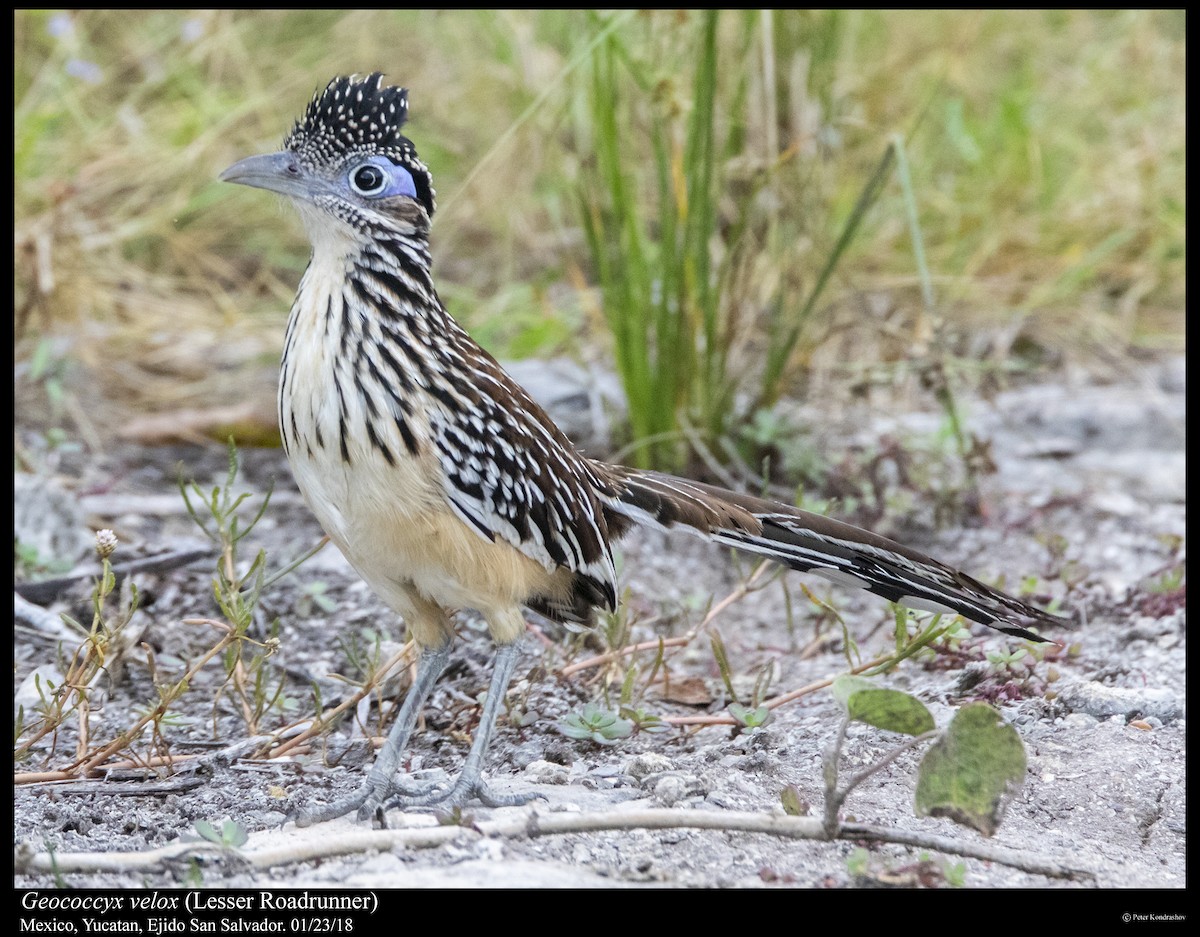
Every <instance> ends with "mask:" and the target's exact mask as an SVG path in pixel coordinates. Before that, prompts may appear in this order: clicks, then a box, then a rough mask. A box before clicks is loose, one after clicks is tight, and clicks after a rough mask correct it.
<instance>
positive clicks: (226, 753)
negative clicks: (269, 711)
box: [13, 735, 274, 785]
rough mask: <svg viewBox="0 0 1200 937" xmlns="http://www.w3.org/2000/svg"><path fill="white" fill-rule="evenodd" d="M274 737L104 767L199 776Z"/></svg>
mask: <svg viewBox="0 0 1200 937" xmlns="http://www.w3.org/2000/svg"><path fill="white" fill-rule="evenodd" d="M272 738H274V736H270V735H255V736H252V737H251V738H248V739H241V740H239V741H237V742H234V743H233V744H232V745H228V746H226V747H225V748H222V749H219V750H218V751H215V752H189V753H186V754H180V755H154V756H152V757H150V758H145V759H140V760H136V761H135V760H128V761H118V762H113V763H112V764H107V765H104V766H103V769H104V771H105V772H106V773H108V774H109V775H111V774H112V773H114V772H117V771H130V770H150V769H154V768H173V769H175V773H176V774H184V773H195V772H197V771H200V770H202V769H204V768H207V767H208V766H209V765H213V764H220V763H230V762H233V761H236V760H237V759H239V758H242V757H244V756H246V755H249V754H251V753H252V752H254V751H255V750H257V749H258V748H260V747H262V746H263V745H266V744H267V743H268V742H270V741H271V740H272ZM76 779H77V775H75V774H69V773H67V772H66V771H27V772H25V773H23V774H17V775H14V776H13V783H14V784H17V785H22V784H56V783H59V782H67V781H74V780H76Z"/></svg>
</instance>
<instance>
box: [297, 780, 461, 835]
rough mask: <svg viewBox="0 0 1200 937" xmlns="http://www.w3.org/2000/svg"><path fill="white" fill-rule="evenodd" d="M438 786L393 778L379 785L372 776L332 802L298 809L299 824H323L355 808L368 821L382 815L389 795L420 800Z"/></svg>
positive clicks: (433, 791) (436, 783) (434, 790)
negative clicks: (413, 783) (401, 781)
mask: <svg viewBox="0 0 1200 937" xmlns="http://www.w3.org/2000/svg"><path fill="white" fill-rule="evenodd" d="M437 787H438V782H437V781H428V782H426V783H424V784H416V785H413V786H408V785H405V784H401V783H400V782H398V781H392V782H391V783H389V784H379V783H378V782H377V781H376V779H375V778H373V777H369V778H367V780H366V781H364V782H363V784H362V786H361V787H360V788H359V789H358V790H356V791H355V792H354V793H353V794H350V795H349V796H347V797H343V798H341V799H340V800H335V801H334V802H333V803H331V804H325V805H324V806H318V807H311V808H309V809H307V810H301V811H299V812H298V813H297V814H296V826H300V827H304V826H313V825H314V824H317V823H324V822H326V821H327V820H336V819H337V818H338V817H344V816H345V815H346V814H348V813H350V812H352V811H357V813H356V814H355V816H356V817H357V818H358V819H359V820H367V819H370V818H371V817H373V816H375V815H377V814H379V813H380V812H381V810H382V809H384V807H383V805H384V801H386V800H387V799H388V798H389V797H396V798H413V799H416V800H419V799H420V798H423V797H428V796H430V795H431V794H433V793H436V791H437Z"/></svg>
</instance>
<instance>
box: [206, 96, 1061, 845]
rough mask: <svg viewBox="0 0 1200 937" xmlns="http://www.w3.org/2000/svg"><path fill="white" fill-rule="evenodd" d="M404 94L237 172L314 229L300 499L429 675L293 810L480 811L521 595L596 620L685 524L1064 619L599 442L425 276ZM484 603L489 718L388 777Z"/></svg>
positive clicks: (289, 446) (296, 421)
mask: <svg viewBox="0 0 1200 937" xmlns="http://www.w3.org/2000/svg"><path fill="white" fill-rule="evenodd" d="M407 114H408V98H407V91H406V90H405V89H404V88H396V87H388V86H386V85H383V84H382V83H381V75H380V74H378V73H376V74H372V75H370V76H369V77H367V78H365V79H359V78H357V77H343V78H336V79H334V80H333V81H332V82H330V83H329V85H328V86H327V87H326V88H325V89H324V90H323V91H320V92H318V93H317V94H316V95H315V96H314V97H313V99H312V102H311V103H310V104H309V105H308V108H307V110H306V111H305V113H304V116H303V117H302V118H301V119H300V120H299V121H298V122H297V123H296V125H295V127H294V128H293V129H292V131H291V132H290V133H289V134H288V136H287V138H286V139H285V141H284V148H283V150H282V152H279V153H273V154H270V155H264V156H252V157H250V158H248V159H244V160H242V161H240V162H238V163H236V164H235V165H233V166H231V167H229V168H228V169H227V170H225V172H224V173H222V174H221V179H223V180H225V181H227V182H237V183H241V184H242V185H250V186H257V187H259V188H263V189H269V190H271V191H273V192H277V193H280V194H282V195H286V196H288V197H289V198H290V199H291V201H292V203H293V204H294V205H295V206H296V208H297V209H298V210H299V212H300V215H301V218H302V219H303V221H304V225H305V227H306V229H307V231H308V235H309V238H310V239H311V241H312V258H311V261H310V263H309V265H308V269H307V270H306V271H305V273H304V276H303V278H302V279H301V281H300V287H299V291H298V293H297V296H296V301H295V304H294V305H293V307H292V312H291V318H290V320H289V322H288V327H287V338H286V341H285V344H284V350H283V359H282V366H281V373H280V381H279V422H280V427H281V432H282V437H283V443H284V448H285V449H286V451H287V456H288V459H289V460H290V462H291V466H292V470H293V472H294V474H295V477H296V481H297V483H298V485H299V487H300V490H301V492H303V494H304V498H305V500H306V501H307V503H308V505H309V507H310V508H311V509H312V511H313V513H314V514H316V516H317V519H318V520H319V521H320V522H321V525H322V526H323V527H324V529H325V531H326V532H327V533H328V534H329V536H330V538H331V539H332V540H333V542H334V543H336V544H337V545H338V547H340V548H341V550H342V552H343V553H344V554H345V555H346V558H347V559H348V560H349V561H350V563H351V564H352V565H353V566H354V568H355V569H356V570H357V571H358V572H359V573H360V574H361V575H362V577H363V578H364V579H365V580H366V581H367V583H369V584H370V586H371V588H372V589H374V590H375V592H376V593H377V594H378V595H379V596H380V598H381V599H383V601H384V602H386V603H387V604H388V605H389V606H390V607H391V608H393V609H395V610H396V611H397V612H399V613H400V614H401V615H402V616H403V618H404V621H405V622H406V623H407V625H408V630H409V633H410V635H411V636H412V638H413V639H414V640H415V641H416V643H417V644H418V645H419V646H420V648H421V652H422V653H421V657H420V662H419V665H418V667H417V675H416V678H415V680H414V682H413V685H412V687H411V689H410V690H409V692H408V696H407V698H406V700H405V703H404V706H403V707H402V709H401V712H400V714H399V715H398V717H397V719H396V722H395V725H394V727H393V728H392V730H391V733H390V734H389V736H388V739H387V742H386V744H385V746H384V748H383V749H382V750H381V752H380V754H379V757H378V759H377V760H376V763H375V766H374V768H373V769H372V771H371V773H370V776H369V778H368V780H367V781H366V783H365V784H364V785H363V786H362V787H361V788H360V789H359V790H358V791H357V793H356V794H354V795H353V796H351V797H349V798H347V799H345V800H342V801H339V802H336V803H334V804H331V805H329V806H327V807H324V808H318V809H316V810H314V811H311V812H308V813H305V814H303V815H302V816H301V818H300V821H301V822H302V823H312V822H316V821H318V820H325V819H329V818H332V817H336V816H341V815H343V814H345V813H348V812H350V811H351V810H354V809H355V808H358V815H359V817H360V818H365V817H367V816H369V815H370V814H371V813H372V812H374V811H376V810H377V809H379V808H380V807H381V806H383V805H384V804H385V803H386V804H388V805H390V804H401V805H408V804H416V803H423V804H428V803H444V804H447V805H462V804H463V803H465V802H466V801H468V800H470V799H471V798H472V797H478V798H479V799H480V800H481V801H482V802H483V803H484V804H486V805H501V804H511V803H521V802H523V801H524V800H527V799H528V798H525V797H521V796H515V795H505V796H501V795H498V794H495V793H493V792H491V791H490V790H489V789H488V787H487V786H486V785H485V784H484V782H483V779H482V774H481V770H482V767H483V758H484V753H485V751H486V749H487V746H488V742H489V739H490V737H491V735H492V732H493V729H494V726H495V722H496V716H497V714H498V712H499V709H500V705H501V702H502V700H503V698H504V695H505V693H506V691H507V688H508V684H509V680H510V678H511V676H512V672H513V667H514V665H515V663H516V659H517V640H518V638H519V637H520V636H521V634H522V633H523V632H524V631H525V621H524V618H523V615H522V607H523V606H528V607H529V608H532V609H534V610H536V611H537V612H540V613H541V614H542V615H545V616H548V617H549V618H552V619H556V620H559V621H564V620H565V621H574V622H587V621H589V620H590V619H591V617H592V614H593V611H594V610H595V609H596V608H603V609H613V608H614V607H615V605H616V601H617V592H616V573H615V570H614V568H613V544H615V543H616V542H617V541H618V540H619V539H620V538H621V537H623V536H625V535H626V534H627V533H628V532H629V531H630V530H632V529H633V528H634V527H637V526H639V525H643V524H646V525H652V526H656V527H662V528H674V529H682V530H686V531H690V532H692V533H695V534H699V535H700V536H702V537H705V538H707V539H708V540H711V541H714V542H716V543H719V544H724V545H727V546H730V547H736V548H737V549H739V550H744V551H746V552H749V553H753V554H757V555H760V556H765V557H768V558H770V559H772V560H775V561H777V562H779V563H783V564H785V565H787V566H789V567H791V568H792V569H797V570H801V571H804V572H810V573H814V574H816V575H818V576H822V577H824V578H825V579H827V580H831V581H832V582H835V583H837V584H839V585H849V586H857V587H860V588H863V589H866V590H868V591H870V592H873V593H874V594H876V595H879V596H882V597H883V598H885V599H889V600H891V601H893V602H898V603H900V604H901V605H904V606H907V607H909V608H913V609H919V610H925V611H933V612H944V613H948V614H960V615H962V616H964V617H965V618H968V619H970V620H971V621H975V622H979V623H981V624H984V625H989V626H991V627H992V628H996V629H998V630H1000V631H1003V632H1006V633H1008V634H1012V635H1018V636H1020V637H1024V638H1033V639H1035V640H1037V639H1038V638H1037V636H1036V635H1034V634H1033V633H1032V632H1030V631H1027V630H1026V627H1025V626H1027V625H1036V624H1039V623H1052V622H1056V621H1057V620H1058V619H1056V618H1055V616H1052V615H1049V614H1048V613H1046V612H1044V611H1042V610H1040V609H1038V608H1034V607H1033V606H1031V605H1028V604H1026V603H1025V602H1022V601H1021V600H1019V599H1016V598H1014V597H1012V596H1010V595H1006V594H1005V593H1003V592H1000V591H998V590H996V589H993V588H991V587H989V586H987V585H985V584H983V583H981V582H979V581H977V580H975V579H973V578H971V577H970V576H968V575H966V574H965V573H962V572H960V571H958V570H956V569H954V568H952V567H950V566H946V565H944V564H943V563H940V562H938V561H937V560H934V559H931V558H929V557H927V556H924V555H922V554H921V553H918V552H916V551H915V550H910V549H908V548H907V547H904V546H901V545H900V544H898V543H894V542H892V541H891V540H887V539H885V538H883V537H880V536H876V535H875V534H872V533H868V532H867V531H865V530H860V529H858V528H856V527H852V526H850V525H848V524H843V523H840V522H839V521H836V520H831V519H830V518H827V517H822V516H820V515H817V514H811V513H809V512H807V511H801V510H797V509H796V508H794V507H791V506H789V505H786V504H782V503H778V502H775V501H769V500H764V499H761V498H756V497H752V496H749V495H743V494H736V493H734V492H731V491H726V490H724V489H721V488H717V487H714V486H712V485H706V484H702V483H699V482H694V481H688V480H685V479H682V478H676V477H673V476H671V475H665V474H661V473H659V472H652V471H643V470H640V469H631V468H625V467H623V466H619V465H612V464H608V463H605V462H600V461H597V460H595V459H591V458H587V457H586V456H584V455H583V454H581V453H580V452H579V451H578V450H577V449H576V448H575V447H574V446H573V445H572V443H571V442H570V440H568V439H567V438H566V436H565V435H564V434H563V433H562V432H561V431H560V430H559V429H558V427H556V426H555V425H554V423H553V422H552V421H551V419H550V417H549V416H547V414H546V412H545V411H544V410H543V409H542V408H541V407H540V406H538V404H537V403H535V402H534V401H533V400H532V399H531V398H530V397H529V395H528V394H527V393H526V392H525V391H524V390H522V388H521V387H520V386H519V385H518V384H517V383H516V382H515V381H513V380H512V378H510V377H509V376H508V375H507V374H506V373H505V372H504V370H503V369H502V368H501V367H500V365H499V364H497V363H496V361H495V359H494V358H492V356H491V355H489V354H488V353H487V352H486V351H484V350H483V349H482V348H481V347H480V346H479V345H477V344H476V343H475V342H474V340H472V339H471V337H470V336H469V335H468V334H467V333H466V332H465V331H464V330H463V328H462V327H461V326H460V325H459V324H458V323H457V322H455V320H454V319H453V318H451V316H450V314H449V313H448V312H447V311H446V308H445V307H444V306H443V305H442V302H441V300H440V299H439V298H438V295H437V291H436V290H435V289H434V285H433V278H432V276H431V274H430V253H429V231H430V219H431V218H432V217H433V213H434V189H433V180H432V177H431V175H430V173H429V170H428V169H427V168H426V167H425V164H424V163H422V162H421V160H420V159H419V158H418V157H417V153H416V150H415V148H414V147H413V144H412V142H411V141H410V140H409V139H408V138H406V137H404V136H403V135H402V134H401V133H400V130H401V127H402V126H403V124H404V122H405V119H406V117H407ZM459 608H473V609H477V610H478V611H479V612H480V613H482V615H483V617H484V618H485V619H486V620H487V623H488V627H489V629H490V631H491V634H492V637H493V638H494V639H495V641H496V643H497V645H498V649H497V652H496V660H495V668H494V672H493V676H492V680H491V684H490V687H489V689H488V692H487V697H486V700H485V703H484V709H483V713H482V715H481V719H480V725H479V730H478V732H477V733H476V735H475V738H474V741H473V743H472V746H471V750H470V752H469V754H468V756H467V759H466V763H465V765H464V768H463V771H462V774H461V775H460V777H459V779H458V780H457V781H456V782H455V783H454V784H453V785H452V786H451V787H450V789H449V790H446V791H431V790H428V789H427V790H423V791H422V790H419V791H412V790H405V789H403V788H402V787H401V786H400V785H398V784H397V781H396V778H395V775H396V772H397V769H398V767H399V765H400V760H401V755H402V753H403V751H404V748H405V746H406V745H407V743H408V738H409V735H410V734H411V732H412V729H413V726H414V725H415V723H416V720H417V716H418V714H419V713H420V710H421V707H422V705H423V703H424V701H425V699H426V697H427V696H428V694H429V692H430V690H431V688H432V686H433V685H434V683H435V681H436V680H437V678H438V676H439V675H440V674H441V672H442V671H443V669H444V668H445V666H446V663H447V660H448V658H449V648H450V644H451V640H452V638H453V636H454V631H453V627H452V625H451V620H450V615H451V613H452V612H453V611H454V610H456V609H459Z"/></svg>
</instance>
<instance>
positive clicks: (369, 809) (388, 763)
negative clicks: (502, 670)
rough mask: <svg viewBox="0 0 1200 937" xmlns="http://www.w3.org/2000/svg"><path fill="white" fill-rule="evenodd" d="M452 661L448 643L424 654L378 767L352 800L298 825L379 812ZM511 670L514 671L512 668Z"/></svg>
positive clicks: (307, 814) (305, 813) (303, 816)
mask: <svg viewBox="0 0 1200 937" xmlns="http://www.w3.org/2000/svg"><path fill="white" fill-rule="evenodd" d="M449 660H450V642H449V641H447V642H446V643H445V644H444V645H442V646H441V647H439V648H436V649H434V650H427V651H424V652H423V653H422V654H421V659H420V660H419V661H418V663H417V677H416V679H415V680H414V681H413V684H412V686H411V687H409V689H408V695H407V696H406V697H405V698H404V705H403V706H402V707H401V708H400V713H399V715H397V716H396V722H395V724H394V725H393V726H392V731H391V732H389V733H388V737H387V741H386V742H385V743H384V746H383V748H381V749H380V750H379V755H378V756H377V757H376V759H375V765H374V766H373V767H372V768H371V773H370V774H369V775H368V776H367V780H366V781H365V782H364V783H363V785H362V787H360V788H359V789H358V790H357V791H355V792H354V793H353V794H351V795H350V796H349V797H344V798H342V799H341V800H335V801H334V802H333V803H332V804H326V805H325V806H324V807H315V808H313V809H311V810H302V811H301V812H300V814H299V816H298V817H297V818H296V826H311V825H312V824H314V823H323V822H325V821H326V820H332V819H334V818H336V817H341V816H345V815H346V814H348V813H349V812H350V811H351V810H354V809H356V808H357V810H358V819H360V820H365V819H367V818H368V817H370V816H371V814H373V813H374V812H375V811H376V810H378V809H379V805H380V804H382V803H383V801H384V798H386V797H387V796H388V795H389V794H392V793H394V792H395V775H396V769H397V768H398V767H399V766H400V758H401V756H402V755H403V754H404V749H405V747H406V746H407V745H408V737H409V736H410V735H411V734H412V730H413V726H415V725H416V724H417V716H418V715H419V714H420V712H421V707H422V706H423V705H424V704H425V700H426V699H427V698H428V697H429V692H430V691H431V690H432V689H433V685H434V684H435V683H437V679H438V677H440V676H441V675H442V671H443V670H445V669H446V664H447V662H449ZM509 669H510V670H511V667H510V668H509Z"/></svg>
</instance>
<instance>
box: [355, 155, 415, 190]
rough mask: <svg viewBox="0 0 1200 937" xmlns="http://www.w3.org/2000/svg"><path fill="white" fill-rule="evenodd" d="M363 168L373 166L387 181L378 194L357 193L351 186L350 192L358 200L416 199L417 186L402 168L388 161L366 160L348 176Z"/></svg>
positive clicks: (408, 173)
mask: <svg viewBox="0 0 1200 937" xmlns="http://www.w3.org/2000/svg"><path fill="white" fill-rule="evenodd" d="M363 166H374V167H375V168H376V169H378V170H379V171H380V172H381V173H383V175H384V177H385V178H386V179H387V185H386V186H384V187H383V188H382V189H380V190H379V191H378V192H371V193H369V194H367V193H363V192H359V191H358V189H357V187H356V186H354V185H352V184H351V185H350V189H351V191H353V192H354V193H355V194H356V195H358V196H359V197H360V198H371V199H376V198H395V197H396V196H398V195H406V196H408V197H409V198H413V199H415V198H416V197H417V184H416V182H414V181H413V177H412V173H410V172H409V171H408V170H407V169H405V168H404V167H403V166H400V165H397V164H396V163H393V162H392V161H391V160H390V159H386V158H383V157H377V158H373V159H370V160H367V162H366V163H362V164H359V165H358V166H356V167H355V168H353V169H351V170H350V173H349V175H350V176H353V175H354V173H356V172H358V171H359V170H360V169H362V168H363Z"/></svg>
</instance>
